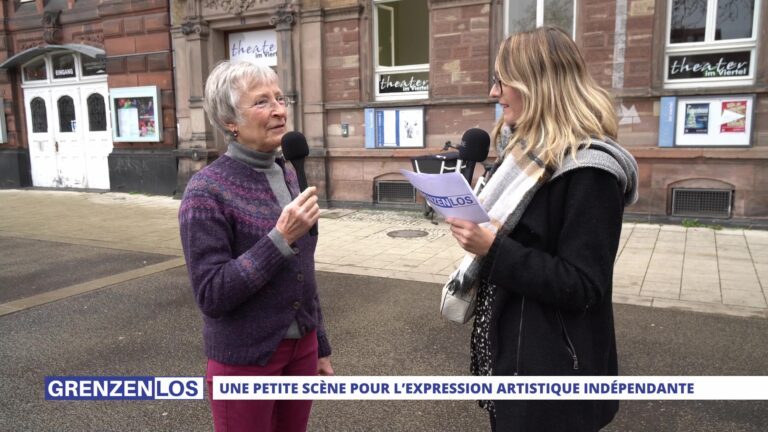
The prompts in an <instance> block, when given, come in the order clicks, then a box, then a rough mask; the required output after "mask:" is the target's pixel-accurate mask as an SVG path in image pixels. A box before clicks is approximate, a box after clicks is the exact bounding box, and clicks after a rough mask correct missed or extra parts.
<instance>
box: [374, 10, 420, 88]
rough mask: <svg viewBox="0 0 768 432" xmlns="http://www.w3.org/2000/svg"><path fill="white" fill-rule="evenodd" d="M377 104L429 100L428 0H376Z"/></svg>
mask: <svg viewBox="0 0 768 432" xmlns="http://www.w3.org/2000/svg"><path fill="white" fill-rule="evenodd" d="M374 6H375V10H374V17H373V25H374V31H373V35H374V45H375V47H376V49H375V53H374V64H375V69H376V100H407V99H425V98H427V97H428V96H429V11H428V10H427V0H374Z"/></svg>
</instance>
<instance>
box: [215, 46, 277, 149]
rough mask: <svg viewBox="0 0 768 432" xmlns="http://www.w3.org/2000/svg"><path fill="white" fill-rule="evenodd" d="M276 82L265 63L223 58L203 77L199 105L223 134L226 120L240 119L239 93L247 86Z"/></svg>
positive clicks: (243, 91)
mask: <svg viewBox="0 0 768 432" xmlns="http://www.w3.org/2000/svg"><path fill="white" fill-rule="evenodd" d="M274 83H277V74H276V73H275V71H273V70H272V68H270V67H268V66H263V65H259V64H256V63H253V62H250V61H247V60H232V61H230V60H225V61H222V62H220V63H219V64H217V65H216V67H214V68H213V70H212V71H211V73H210V74H209V75H208V79H207V80H206V81H205V97H204V99H203V109H205V112H206V114H208V120H209V121H210V122H211V124H213V125H214V126H216V127H217V128H218V129H219V130H220V131H222V132H223V133H224V135H229V134H230V133H231V131H230V130H229V129H228V128H227V124H228V123H235V124H240V123H242V120H243V118H242V116H241V115H240V97H241V96H243V94H245V93H246V92H247V91H248V90H250V89H252V88H254V87H259V86H263V85H270V84H274Z"/></svg>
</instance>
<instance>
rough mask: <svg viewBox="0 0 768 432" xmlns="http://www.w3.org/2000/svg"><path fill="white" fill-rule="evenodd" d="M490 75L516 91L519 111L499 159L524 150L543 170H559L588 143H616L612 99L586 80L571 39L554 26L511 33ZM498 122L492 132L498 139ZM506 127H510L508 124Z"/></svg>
mask: <svg viewBox="0 0 768 432" xmlns="http://www.w3.org/2000/svg"><path fill="white" fill-rule="evenodd" d="M496 73H497V74H498V77H499V80H500V81H501V83H503V84H504V85H506V86H509V87H512V88H514V89H516V90H517V91H519V92H520V97H521V99H522V112H521V113H520V116H519V117H518V119H517V122H516V124H515V125H514V128H515V132H514V133H513V134H512V136H511V138H510V140H509V143H508V144H507V146H506V147H505V148H504V154H505V155H506V154H508V153H509V151H510V150H511V149H512V148H513V147H514V146H516V145H524V147H525V151H526V152H531V153H532V154H534V155H536V156H537V157H538V158H539V159H541V160H542V161H543V162H544V163H546V164H547V165H549V166H555V167H556V166H559V165H560V164H561V163H562V161H563V158H564V157H565V155H566V154H567V153H569V152H573V153H575V151H576V150H577V148H578V147H579V146H582V145H589V142H590V138H593V137H594V138H598V139H604V138H605V137H609V138H612V139H616V133H617V130H618V123H617V120H616V111H615V108H614V106H613V100H612V98H611V96H610V94H609V93H608V92H607V91H605V90H604V89H603V88H601V87H600V86H599V85H598V84H597V83H596V82H595V80H594V79H593V78H592V77H591V76H590V75H589V72H588V71H587V68H586V65H585V64H584V58H583V57H582V55H581V53H580V52H579V49H578V47H577V46H576V44H575V43H574V42H573V40H572V39H571V38H570V37H569V36H568V35H567V34H566V33H565V32H564V31H563V30H561V29H559V28H557V27H550V26H545V27H539V28H537V29H535V30H531V31H527V32H522V33H515V34H513V35H511V36H509V37H508V38H507V39H505V40H504V42H502V44H501V47H499V53H498V55H497V56H496ZM503 126H504V121H503V118H502V119H500V120H499V122H498V123H497V124H496V127H495V128H494V130H493V142H495V143H497V142H498V141H497V140H499V139H500V138H501V135H502V134H501V130H502V128H503ZM510 126H511V125H510Z"/></svg>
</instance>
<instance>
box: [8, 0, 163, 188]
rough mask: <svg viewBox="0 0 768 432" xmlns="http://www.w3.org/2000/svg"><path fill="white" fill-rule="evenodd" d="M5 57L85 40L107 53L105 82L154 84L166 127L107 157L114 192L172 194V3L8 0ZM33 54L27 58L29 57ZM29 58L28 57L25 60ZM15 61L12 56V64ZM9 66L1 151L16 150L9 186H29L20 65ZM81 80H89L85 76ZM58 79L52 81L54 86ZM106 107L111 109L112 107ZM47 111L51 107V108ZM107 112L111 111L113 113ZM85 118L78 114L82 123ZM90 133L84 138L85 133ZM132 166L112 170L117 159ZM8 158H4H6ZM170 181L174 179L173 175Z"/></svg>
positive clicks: (84, 43) (155, 0) (118, 147)
mask: <svg viewBox="0 0 768 432" xmlns="http://www.w3.org/2000/svg"><path fill="white" fill-rule="evenodd" d="M0 18H2V20H0V33H1V35H2V37H0V61H3V62H4V61H5V60H7V59H10V58H12V57H13V56H15V55H19V54H21V53H24V52H25V51H29V52H30V53H31V54H30V55H31V56H35V55H38V54H39V55H45V54H46V53H48V52H53V51H52V50H54V49H58V48H55V47H57V46H63V47H65V49H64V50H62V51H61V52H67V50H66V48H67V47H72V46H75V47H77V46H80V47H83V48H78V49H87V50H93V52H100V53H101V54H100V56H103V57H102V58H104V57H105V58H106V83H107V86H108V88H109V89H114V88H117V87H135V86H157V87H159V90H160V94H161V96H160V104H161V107H160V109H161V111H162V112H161V113H158V115H160V116H162V120H163V125H164V128H163V130H162V131H159V133H160V135H161V136H162V140H161V142H116V143H111V140H110V144H113V145H114V151H113V152H112V153H111V154H110V155H109V165H110V173H109V177H110V181H111V189H112V190H122V191H135V192H146V193H160V194H172V193H174V192H175V186H176V181H175V179H176V156H175V154H174V151H175V149H176V146H177V145H176V135H177V134H176V126H175V125H176V114H175V113H176V106H175V100H174V99H175V98H174V93H173V92H174V82H173V79H174V77H173V59H172V54H171V42H170V34H169V31H170V22H169V10H168V2H167V1H160V0H106V1H104V0H101V1H99V0H36V1H34V2H26V3H21V2H18V1H3V2H2V9H0ZM32 58H33V57H29V60H32ZM24 61H26V60H24ZM12 63H13V62H12ZM22 66H23V63H18V64H17V63H13V64H8V65H6V67H5V68H4V69H2V71H1V72H0V91H2V92H3V100H4V102H5V108H6V111H5V114H6V125H7V131H8V140H7V142H6V143H3V144H0V159H6V158H5V157H4V156H3V154H5V155H7V154H13V153H16V154H18V155H20V156H19V162H18V164H17V170H18V173H19V175H18V176H17V178H11V176H4V177H3V179H2V180H3V185H4V186H12V187H18V186H30V185H32V179H31V178H30V175H29V172H30V157H29V142H28V136H29V131H28V130H27V121H26V120H27V119H26V116H27V115H28V114H29V113H27V112H26V109H25V105H24V103H23V101H24V96H23V95H24V91H23V88H24V86H23V82H22V78H21V68H22ZM82 84H83V85H85V84H87V83H86V82H85V80H82ZM57 85H58V84H57V83H53V82H52V83H51V88H53V87H56V86H57ZM108 109H109V108H108V107H107V110H108ZM49 110H50V107H49ZM108 114H109V111H108ZM83 120H84V119H80V118H78V121H79V122H80V123H79V124H80V125H83V124H85V123H83ZM85 139H87V136H86V138H85ZM128 160H130V163H129V165H130V166H131V167H132V168H131V169H130V170H119V171H114V170H113V168H114V167H115V166H117V165H120V166H125V165H126V164H125V163H124V162H125V161H128ZM6 162H7V160H6ZM169 179H171V180H170V181H169Z"/></svg>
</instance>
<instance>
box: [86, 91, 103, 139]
mask: <svg viewBox="0 0 768 432" xmlns="http://www.w3.org/2000/svg"><path fill="white" fill-rule="evenodd" d="M88 127H89V129H88V130H90V131H91V132H96V131H105V130H107V112H106V109H105V107H104V96H102V95H100V94H98V93H94V94H92V95H90V96H88Z"/></svg>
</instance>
